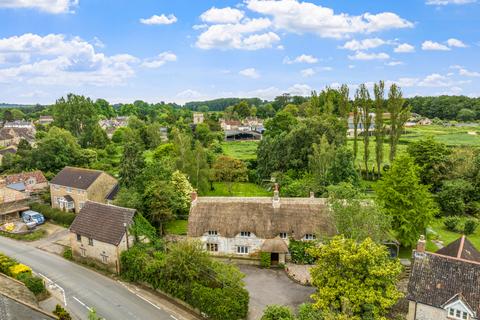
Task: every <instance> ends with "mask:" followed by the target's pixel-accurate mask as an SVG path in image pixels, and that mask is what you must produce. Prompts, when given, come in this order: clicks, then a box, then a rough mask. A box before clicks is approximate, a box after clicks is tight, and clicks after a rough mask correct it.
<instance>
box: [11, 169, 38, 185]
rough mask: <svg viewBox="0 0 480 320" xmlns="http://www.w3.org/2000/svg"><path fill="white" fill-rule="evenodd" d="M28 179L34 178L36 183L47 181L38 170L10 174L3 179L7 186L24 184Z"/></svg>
mask: <svg viewBox="0 0 480 320" xmlns="http://www.w3.org/2000/svg"><path fill="white" fill-rule="evenodd" d="M30 178H34V179H35V180H36V183H45V182H47V179H46V178H45V176H44V175H43V173H42V171H40V170H36V171H31V172H22V173H17V174H11V175H8V176H6V177H5V181H6V183H7V184H13V183H19V182H26V181H27V180H28V179H30Z"/></svg>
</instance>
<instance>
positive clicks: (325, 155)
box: [308, 136, 335, 186]
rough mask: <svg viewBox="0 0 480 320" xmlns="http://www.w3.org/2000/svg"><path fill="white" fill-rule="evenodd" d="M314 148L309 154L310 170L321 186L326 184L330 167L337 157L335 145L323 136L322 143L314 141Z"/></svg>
mask: <svg viewBox="0 0 480 320" xmlns="http://www.w3.org/2000/svg"><path fill="white" fill-rule="evenodd" d="M312 148H313V152H312V154H311V155H309V156H308V163H309V168H310V172H311V174H312V176H313V177H314V179H315V181H316V182H317V183H318V184H319V185H320V186H326V185H328V179H327V178H328V174H329V169H330V167H331V165H332V162H333V159H334V158H335V146H334V145H333V144H330V143H328V140H327V138H326V137H325V136H322V138H321V140H320V143H318V144H317V143H314V144H313V145H312Z"/></svg>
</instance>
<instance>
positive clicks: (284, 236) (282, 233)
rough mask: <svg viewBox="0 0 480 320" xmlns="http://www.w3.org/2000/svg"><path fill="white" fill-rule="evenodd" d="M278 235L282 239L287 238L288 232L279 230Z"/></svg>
mask: <svg viewBox="0 0 480 320" xmlns="http://www.w3.org/2000/svg"><path fill="white" fill-rule="evenodd" d="M279 236H280V238H282V239H287V237H288V234H287V233H286V232H280V234H279Z"/></svg>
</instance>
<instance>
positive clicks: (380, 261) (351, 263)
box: [310, 236, 402, 320]
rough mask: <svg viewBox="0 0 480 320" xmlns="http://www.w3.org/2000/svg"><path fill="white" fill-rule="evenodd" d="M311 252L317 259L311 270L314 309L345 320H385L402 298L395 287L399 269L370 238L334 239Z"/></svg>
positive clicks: (382, 247) (399, 266)
mask: <svg viewBox="0 0 480 320" xmlns="http://www.w3.org/2000/svg"><path fill="white" fill-rule="evenodd" d="M310 253H311V254H312V255H314V256H315V257H316V258H317V262H316V265H315V267H313V268H312V270H311V271H310V274H311V276H312V284H313V285H314V286H315V287H317V292H315V293H314V294H313V295H312V299H313V300H314V304H313V306H314V308H316V309H319V310H321V311H324V312H327V313H328V312H330V311H334V312H336V313H340V314H343V315H345V316H348V319H358V320H360V319H385V318H384V316H385V315H386V313H387V312H388V310H389V308H391V307H392V306H393V305H395V303H396V302H397V300H398V299H399V298H400V297H401V296H402V294H401V293H400V292H399V291H398V290H397V288H396V283H397V280H398V277H399V275H400V273H401V271H402V266H401V265H400V263H399V262H398V260H392V259H391V258H390V255H389V253H388V250H387V248H386V247H385V246H383V245H380V244H376V243H375V242H374V241H373V240H371V239H370V238H366V239H365V240H364V241H362V242H357V241H355V240H353V239H345V238H343V237H341V236H337V237H335V238H333V239H332V240H330V241H329V242H327V243H325V244H324V245H322V246H318V247H315V248H312V249H310Z"/></svg>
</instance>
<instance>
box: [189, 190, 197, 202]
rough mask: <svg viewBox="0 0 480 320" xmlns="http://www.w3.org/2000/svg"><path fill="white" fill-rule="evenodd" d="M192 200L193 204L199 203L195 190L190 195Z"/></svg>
mask: <svg viewBox="0 0 480 320" xmlns="http://www.w3.org/2000/svg"><path fill="white" fill-rule="evenodd" d="M190 199H191V200H192V204H193V203H195V202H197V191H196V190H193V192H191V193H190Z"/></svg>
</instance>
